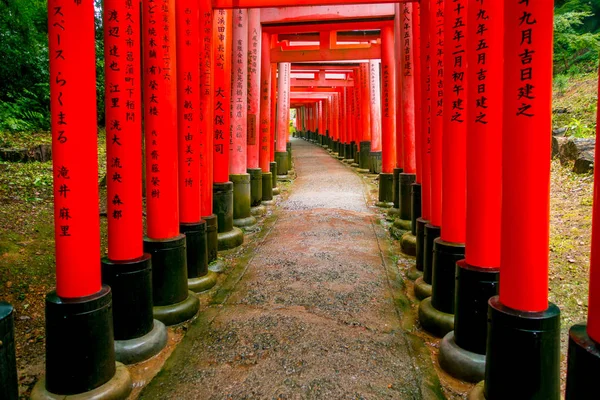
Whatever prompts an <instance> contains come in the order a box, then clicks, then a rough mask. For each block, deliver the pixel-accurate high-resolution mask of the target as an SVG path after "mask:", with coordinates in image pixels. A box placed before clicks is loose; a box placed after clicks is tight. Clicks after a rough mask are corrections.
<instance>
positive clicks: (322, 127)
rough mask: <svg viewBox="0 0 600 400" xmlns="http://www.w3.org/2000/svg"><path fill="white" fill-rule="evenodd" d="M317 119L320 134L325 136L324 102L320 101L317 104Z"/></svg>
mask: <svg viewBox="0 0 600 400" xmlns="http://www.w3.org/2000/svg"><path fill="white" fill-rule="evenodd" d="M316 118H317V124H318V127H319V134H320V135H324V134H325V118H323V100H320V101H318V102H317V104H316Z"/></svg>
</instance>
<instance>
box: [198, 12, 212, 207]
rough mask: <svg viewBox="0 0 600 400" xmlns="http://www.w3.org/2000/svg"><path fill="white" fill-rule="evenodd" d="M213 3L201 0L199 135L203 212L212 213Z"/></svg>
mask: <svg viewBox="0 0 600 400" xmlns="http://www.w3.org/2000/svg"><path fill="white" fill-rule="evenodd" d="M212 26H213V13H212V5H210V4H206V3H204V2H200V60H199V63H198V64H199V66H200V85H199V91H200V99H199V104H198V119H199V122H200V127H199V129H198V135H199V138H200V148H199V152H200V154H199V157H198V163H199V167H200V175H199V182H198V183H199V185H200V191H201V195H200V199H201V213H202V215H203V216H210V215H211V214H212V181H213V179H212V164H213V162H212V160H213V155H212V151H213V136H212V134H213V92H212V91H213V79H214V77H213V73H212V62H213V60H212V35H213V33H212Z"/></svg>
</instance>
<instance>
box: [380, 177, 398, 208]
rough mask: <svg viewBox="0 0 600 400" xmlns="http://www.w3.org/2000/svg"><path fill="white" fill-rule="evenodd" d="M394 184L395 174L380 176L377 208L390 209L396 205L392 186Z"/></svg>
mask: <svg viewBox="0 0 600 400" xmlns="http://www.w3.org/2000/svg"><path fill="white" fill-rule="evenodd" d="M393 182H394V174H386V173H383V172H382V173H381V174H379V202H378V203H377V207H384V208H389V207H392V206H393V205H394V203H393V202H392V201H393V200H394V198H393V195H392V188H393V187H392V186H393Z"/></svg>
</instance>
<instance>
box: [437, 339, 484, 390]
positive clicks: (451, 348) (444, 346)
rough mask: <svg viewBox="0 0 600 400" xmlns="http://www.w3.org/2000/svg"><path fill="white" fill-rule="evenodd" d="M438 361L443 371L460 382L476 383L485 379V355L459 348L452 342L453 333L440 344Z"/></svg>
mask: <svg viewBox="0 0 600 400" xmlns="http://www.w3.org/2000/svg"><path fill="white" fill-rule="evenodd" d="M438 360H439V362H440V367H442V369H443V370H444V371H446V372H448V373H449V374H450V375H452V376H453V377H455V378H457V379H460V380H462V381H466V382H472V383H477V382H480V381H481V380H483V379H484V378H485V354H477V353H473V352H471V351H468V350H465V349H463V348H462V347H460V346H459V345H458V344H456V341H455V340H454V331H452V332H449V333H448V334H447V335H446V336H444V338H443V339H442V341H441V342H440V354H439V357H438Z"/></svg>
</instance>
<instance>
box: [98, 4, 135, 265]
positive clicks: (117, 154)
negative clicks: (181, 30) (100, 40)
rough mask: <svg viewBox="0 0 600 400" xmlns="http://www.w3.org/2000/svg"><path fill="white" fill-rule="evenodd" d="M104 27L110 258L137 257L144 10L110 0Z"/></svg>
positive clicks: (107, 204) (107, 208)
mask: <svg viewBox="0 0 600 400" xmlns="http://www.w3.org/2000/svg"><path fill="white" fill-rule="evenodd" d="M132 11H136V12H132ZM104 25H105V32H104V45H105V48H106V51H105V53H104V56H105V66H106V68H105V87H106V93H105V96H106V130H107V135H106V138H107V143H106V161H107V162H106V176H107V179H106V191H107V195H106V199H107V202H106V210H107V220H108V258H109V260H112V261H118V260H133V259H136V258H140V257H142V256H143V254H144V249H143V242H142V239H143V235H144V234H143V224H142V196H141V193H142V151H141V150H142V148H141V143H142V92H141V73H140V67H141V63H140V57H141V54H140V14H139V12H138V10H137V9H134V8H133V6H128V5H127V4H125V3H124V2H122V1H115V0H106V1H105V3H104ZM124 57H127V58H128V61H127V62H124V61H122V59H123V58H124ZM114 134H116V135H117V138H118V140H117V141H114V140H112V139H113V138H114ZM114 178H116V179H114Z"/></svg>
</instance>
